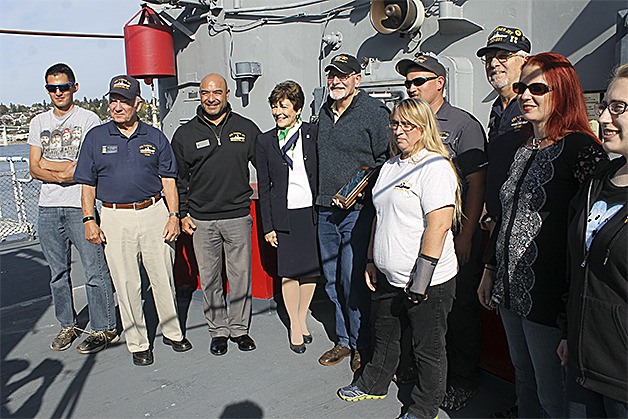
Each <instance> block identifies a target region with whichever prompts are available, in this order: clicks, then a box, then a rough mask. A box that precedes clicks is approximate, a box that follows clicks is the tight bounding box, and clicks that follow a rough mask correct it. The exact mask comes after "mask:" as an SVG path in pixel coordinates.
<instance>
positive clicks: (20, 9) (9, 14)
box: [0, 0, 151, 105]
mask: <svg viewBox="0 0 628 419" xmlns="http://www.w3.org/2000/svg"><path fill="white" fill-rule="evenodd" d="M139 10H140V1H138V0H1V1H0V28H1V29H17V30H31V31H51V32H78V33H98V34H108V35H122V34H123V28H124V25H125V24H126V23H127V22H128V21H129V20H130V19H131V18H132V17H133V15H135V13H137V12H138V11H139ZM58 62H64V63H66V64H68V65H70V67H71V68H72V69H73V70H74V73H75V75H76V80H77V82H78V83H79V91H78V92H77V93H76V94H75V96H74V97H75V98H76V99H83V97H87V98H88V99H92V98H100V97H102V96H103V95H104V94H105V93H106V92H107V90H108V87H109V81H110V80H111V78H112V77H114V76H116V75H118V74H124V73H125V72H126V67H125V58H124V40H123V39H91V38H69V37H47V36H25V35H7V34H0V103H4V104H9V103H16V104H24V105H31V104H33V103H36V102H41V101H42V100H44V99H46V100H47V101H48V102H50V99H49V97H48V94H47V93H46V91H45V89H44V84H45V82H44V74H45V72H46V70H47V69H48V68H49V67H50V66H51V65H53V64H56V63H58ZM141 85H142V86H143V87H142V96H143V97H144V98H150V97H151V93H150V88H149V87H148V86H146V85H145V84H144V83H141Z"/></svg>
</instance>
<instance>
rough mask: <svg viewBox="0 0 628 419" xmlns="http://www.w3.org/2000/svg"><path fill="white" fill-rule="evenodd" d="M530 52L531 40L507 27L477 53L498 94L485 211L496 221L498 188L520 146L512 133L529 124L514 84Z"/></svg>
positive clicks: (492, 119)
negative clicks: (520, 105)
mask: <svg viewBox="0 0 628 419" xmlns="http://www.w3.org/2000/svg"><path fill="white" fill-rule="evenodd" d="M529 53H530V40H529V39H528V38H527V37H526V36H525V35H524V34H523V32H522V31H521V30H520V29H517V28H508V27H505V26H498V27H497V28H495V29H494V30H493V32H491V34H490V35H489V36H488V40H487V42H486V46H485V47H483V48H480V49H479V50H478V52H477V56H478V57H480V58H481V60H482V62H483V63H484V68H485V70H486V78H487V79H488V82H489V83H490V84H491V86H492V87H493V89H494V90H495V92H496V93H497V94H498V97H497V99H495V102H493V105H492V108H491V115H490V118H489V123H488V141H489V146H488V150H487V152H488V158H489V167H488V171H487V182H486V211H487V217H489V218H488V219H489V220H490V219H493V220H494V219H495V217H498V216H499V214H500V213H501V209H500V208H501V207H500V204H499V189H500V188H501V185H502V184H503V183H504V180H505V179H506V175H507V173H508V169H509V168H510V163H511V162H512V159H513V156H514V152H515V150H516V147H517V144H515V142H516V138H517V137H516V135H512V134H513V132H514V133H516V132H518V131H519V130H520V129H521V127H522V126H523V125H524V124H526V123H527V121H526V120H525V119H524V118H523V116H522V114H521V110H520V109H519V106H518V105H517V101H516V97H517V94H516V93H515V92H514V91H513V88H512V85H513V83H516V82H518V81H519V77H520V76H521V67H522V66H523V64H524V62H525V59H526V57H527V56H528V55H529ZM500 140H501V141H500Z"/></svg>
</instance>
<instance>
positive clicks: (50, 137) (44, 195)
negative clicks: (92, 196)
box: [28, 106, 100, 208]
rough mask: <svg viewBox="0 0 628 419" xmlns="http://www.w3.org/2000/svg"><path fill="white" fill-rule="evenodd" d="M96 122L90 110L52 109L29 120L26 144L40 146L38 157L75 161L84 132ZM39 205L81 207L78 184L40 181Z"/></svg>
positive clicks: (97, 119) (98, 121)
mask: <svg viewBox="0 0 628 419" xmlns="http://www.w3.org/2000/svg"><path fill="white" fill-rule="evenodd" d="M97 125H100V118H98V115H96V114H95V113H94V112H92V111H88V110H87V109H83V108H79V107H78V106H74V107H73V108H72V110H71V111H70V112H68V113H67V114H65V115H63V116H61V117H58V116H56V115H55V114H54V113H53V112H52V109H51V110H49V111H46V112H43V113H40V114H39V115H37V116H36V117H34V118H33V119H32V120H31V123H30V126H29V129H28V144H29V145H31V146H33V147H39V148H41V149H42V157H43V158H45V159H47V160H51V161H75V160H76V159H77V158H78V153H79V149H80V148H81V144H83V139H84V138H85V134H87V132H88V131H89V130H90V129H92V128H93V127H95V126H97ZM39 205H40V206H42V207H75V208H81V185H78V184H74V185H61V184H58V183H47V182H44V183H43V184H42V185H41V191H40V193H39Z"/></svg>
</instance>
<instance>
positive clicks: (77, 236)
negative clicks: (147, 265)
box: [28, 63, 120, 354]
mask: <svg viewBox="0 0 628 419" xmlns="http://www.w3.org/2000/svg"><path fill="white" fill-rule="evenodd" d="M45 80H46V86H45V87H46V90H47V91H48V95H49V96H50V100H51V102H52V109H51V110H49V111H46V112H44V113H41V114H39V115H37V116H36V117H35V118H33V119H32V121H31V123H30V127H29V133H28V144H29V145H30V155H29V166H30V172H31V174H32V176H33V177H34V178H36V179H39V180H41V181H43V183H42V185H41V190H40V193H39V218H38V219H39V225H38V233H39V242H40V244H41V248H42V252H43V254H44V257H45V258H46V261H47V262H48V265H49V267H50V274H51V278H50V290H51V292H52V301H53V304H54V308H55V316H56V317H57V320H58V321H59V323H60V324H61V331H60V332H59V333H58V335H57V336H56V337H55V338H54V339H53V340H52V343H51V344H50V348H51V349H53V350H55V351H63V350H66V349H68V348H69V347H70V346H72V342H73V341H74V340H75V339H76V338H78V337H79V336H80V335H81V331H80V330H79V329H78V328H77V327H76V324H77V319H76V310H75V309H74V302H73V296H72V282H71V281H70V261H71V245H72V244H73V245H74V247H75V248H76V250H77V251H78V254H79V257H80V259H81V264H82V265H83V270H84V271H85V285H86V286H85V292H86V294H87V304H88V309H89V322H90V326H91V328H92V332H90V334H89V336H88V337H87V338H86V339H85V340H84V341H83V342H81V343H80V344H79V345H78V347H77V351H78V352H79V353H81V354H91V353H96V352H98V351H100V350H102V349H105V348H106V347H107V346H108V345H109V344H111V343H115V342H117V341H118V340H119V339H120V338H119V337H118V333H117V331H116V323H117V317H116V310H115V302H114V299H113V286H112V283H111V277H110V276H109V270H108V269H107V264H106V263H105V257H104V252H103V247H102V245H98V244H92V243H89V242H88V241H86V240H85V228H84V226H83V223H82V222H81V219H82V218H83V212H82V211H81V186H80V185H77V184H76V183H74V181H73V180H72V176H73V175H74V168H75V166H76V155H77V152H78V148H79V146H80V143H81V142H82V141H83V137H84V136H85V134H86V133H87V131H89V130H90V129H92V128H93V127H96V126H98V125H100V118H98V116H97V115H96V114H95V113H94V112H91V111H88V110H86V109H83V108H80V107H78V106H75V105H74V93H76V92H77V91H78V83H77V82H76V78H75V76H74V72H73V71H72V69H71V68H70V67H69V66H68V65H66V64H62V63H59V64H55V65H53V66H52V67H50V68H49V69H48V70H47V71H46V75H45ZM66 130H67V132H74V133H75V135H76V136H77V138H78V140H79V141H78V144H77V145H76V146H71V147H65V148H64V149H63V150H62V148H61V147H54V148H53V147H51V145H52V141H50V139H51V132H59V133H60V132H66ZM69 148H72V150H71V151H69V150H68V149H69Z"/></svg>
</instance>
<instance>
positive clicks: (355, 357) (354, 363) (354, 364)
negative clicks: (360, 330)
mask: <svg viewBox="0 0 628 419" xmlns="http://www.w3.org/2000/svg"><path fill="white" fill-rule="evenodd" d="M351 352H352V353H351V371H353V372H356V371H357V370H359V369H360V367H361V366H362V357H361V356H360V351H358V350H357V349H354V350H353V351H351Z"/></svg>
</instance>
